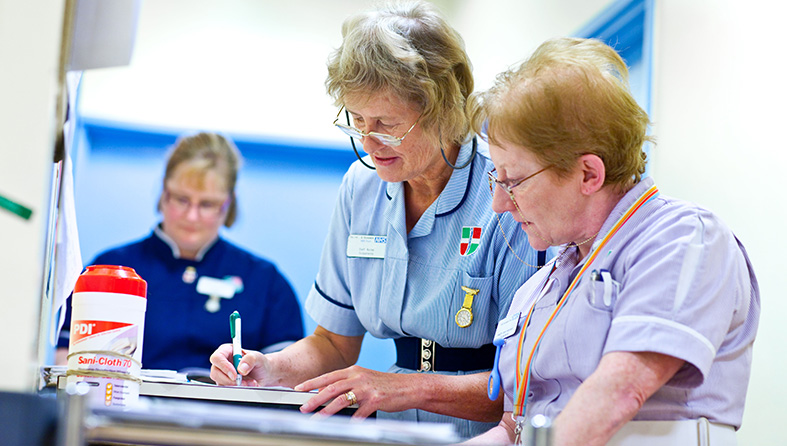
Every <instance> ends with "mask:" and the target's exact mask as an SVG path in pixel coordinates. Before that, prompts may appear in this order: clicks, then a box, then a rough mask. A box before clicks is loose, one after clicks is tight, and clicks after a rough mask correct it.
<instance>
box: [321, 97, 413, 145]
mask: <svg viewBox="0 0 787 446" xmlns="http://www.w3.org/2000/svg"><path fill="white" fill-rule="evenodd" d="M342 110H344V112H345V114H346V115H347V122H348V124H342V123H340V122H339V116H341V114H342ZM420 120H421V117H420V116H419V117H418V119H416V120H415V122H414V123H413V125H412V126H410V129H409V130H407V131H406V132H405V133H404V135H402V136H401V137H396V136H393V135H388V134H386V133H377V132H364V131H362V130H358V129H357V128H355V127H353V126H351V125H350V124H349V122H350V114H349V113H348V112H347V110H345V108H344V106H343V105H342V108H340V109H339V113H337V114H336V119H334V120H333V125H335V126H336V127H338V128H339V130H341V131H343V132H344V133H346V134H347V135H348V136H350V137H351V138H356V139H358V140H359V141H360V140H362V139H363V138H364V137H365V136H371V137H372V138H374V139H376V140H378V141H380V142H381V143H382V144H385V145H386V146H390V147H398V146H399V145H400V144H402V141H404V138H405V137H406V136H407V135H409V134H410V132H412V131H413V129H414V128H415V125H416V124H418V121H420Z"/></svg>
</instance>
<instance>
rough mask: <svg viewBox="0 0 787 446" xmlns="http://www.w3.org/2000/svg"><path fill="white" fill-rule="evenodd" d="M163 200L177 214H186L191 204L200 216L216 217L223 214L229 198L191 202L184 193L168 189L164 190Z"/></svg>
mask: <svg viewBox="0 0 787 446" xmlns="http://www.w3.org/2000/svg"><path fill="white" fill-rule="evenodd" d="M164 202H165V203H166V204H168V205H169V206H170V207H172V209H173V210H175V211H176V212H178V213H179V214H186V213H188V211H189V210H190V209H191V207H192V206H194V207H196V208H197V214H198V215H199V216H200V217H201V218H216V217H218V216H219V215H221V214H223V213H224V212H225V211H226V210H227V208H229V205H230V198H229V197H228V198H227V199H226V200H224V201H220V200H200V201H197V202H192V201H191V198H189V197H187V196H186V195H181V194H178V193H175V192H171V191H170V190H168V189H165V190H164Z"/></svg>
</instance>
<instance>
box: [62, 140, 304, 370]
mask: <svg viewBox="0 0 787 446" xmlns="http://www.w3.org/2000/svg"><path fill="white" fill-rule="evenodd" d="M240 163H241V157H240V152H239V151H238V149H237V148H236V147H235V145H234V144H233V143H232V142H231V141H230V140H228V139H227V138H225V137H223V136H221V135H218V134H215V133H199V134H195V135H188V136H184V137H182V138H180V139H179V140H178V141H177V143H176V144H175V146H174V148H173V149H172V151H171V153H170V154H169V157H168V158H167V164H166V170H165V172H164V181H163V184H162V193H161V198H160V199H159V203H158V210H159V211H160V212H161V216H162V219H161V222H160V223H159V224H158V225H156V226H155V227H154V228H153V231H152V233H151V234H149V235H148V236H147V237H145V238H143V239H142V240H139V241H136V242H133V243H130V244H127V245H125V246H121V247H119V248H114V249H110V250H108V251H106V252H104V253H102V254H100V255H99V256H98V257H96V258H95V259H94V260H93V261H92V263H91V264H109V265H123V266H129V267H132V268H134V270H135V271H136V272H137V274H139V275H140V277H142V278H143V279H145V281H147V283H148V296H147V311H146V314H145V333H144V352H143V353H144V355H143V367H144V368H146V369H167V370H187V371H189V372H191V373H192V374H194V375H199V374H201V375H203V377H205V378H206V377H207V375H208V374H209V369H210V362H209V358H210V355H211V353H213V351H214V350H215V349H216V345H218V344H219V343H220V342H219V340H221V339H226V338H227V334H228V333H227V320H228V319H229V315H230V313H232V312H233V311H235V310H237V311H238V312H239V313H241V314H243V321H244V324H243V342H244V347H246V348H250V349H255V350H262V351H275V350H278V349H281V348H283V347H285V346H286V345H289V344H291V343H293V342H294V341H297V340H298V339H300V338H302V337H303V322H302V319H301V313H300V307H299V305H298V301H297V299H296V298H295V293H294V292H293V290H292V287H291V286H290V284H289V283H288V281H287V279H286V278H284V276H283V275H282V274H281V273H280V272H279V271H278V270H277V268H276V266H275V265H274V264H273V263H271V262H270V261H268V260H265V259H263V258H260V257H258V256H256V255H254V254H252V253H250V252H248V251H247V250H245V249H243V248H241V247H239V246H236V245H234V244H232V243H230V242H229V241H227V240H225V239H224V238H223V237H222V236H221V235H220V234H219V230H220V229H221V227H222V226H225V227H230V226H232V224H233V223H234V221H235V218H236V216H237V201H236V197H235V183H236V181H237V176H238V170H239V168H240ZM68 308H69V309H70V305H68ZM68 321H70V313H69V314H67V322H68ZM69 325H70V324H69V323H66V325H65V326H66V327H68V326H69ZM60 342H61V343H62V344H60V345H62V347H63V348H62V349H60V350H59V356H64V355H65V353H66V352H67V348H68V339H67V338H65V339H62V340H61V341H60ZM63 361H64V359H63Z"/></svg>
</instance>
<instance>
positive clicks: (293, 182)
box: [75, 119, 395, 370]
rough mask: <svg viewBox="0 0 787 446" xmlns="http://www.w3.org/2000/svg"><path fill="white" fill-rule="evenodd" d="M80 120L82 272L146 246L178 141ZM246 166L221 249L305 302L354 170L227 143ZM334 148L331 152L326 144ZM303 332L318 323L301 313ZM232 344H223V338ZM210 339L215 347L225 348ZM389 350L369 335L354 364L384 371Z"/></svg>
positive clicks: (328, 156) (173, 133) (344, 160)
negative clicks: (282, 279) (245, 255)
mask: <svg viewBox="0 0 787 446" xmlns="http://www.w3.org/2000/svg"><path fill="white" fill-rule="evenodd" d="M193 131H194V130H173V129H153V128H139V127H133V126H129V125H127V124H119V123H113V122H104V121H98V120H85V119H82V120H81V122H80V124H79V131H78V136H77V150H76V152H75V153H76V154H75V201H76V212H77V220H78V226H79V234H80V245H81V249H82V259H83V262H84V263H85V265H87V264H89V262H90V261H91V260H92V259H93V258H94V257H95V255H96V254H98V253H99V252H100V251H103V250H105V249H107V248H109V247H113V246H117V245H121V244H124V243H127V242H129V241H132V240H136V239H139V238H141V237H144V236H146V235H147V234H148V233H149V232H150V230H151V229H152V228H153V226H154V225H155V224H157V223H158V222H159V220H160V217H159V215H158V213H157V212H156V203H157V200H158V197H159V193H160V191H161V181H162V178H163V174H164V161H165V157H166V152H167V150H168V149H169V147H170V146H171V145H172V144H173V143H174V142H175V140H176V138H177V136H178V135H179V134H181V133H182V132H193ZM227 136H228V137H230V138H232V139H233V140H234V141H235V143H236V145H237V146H238V149H239V150H240V151H241V153H242V155H243V157H244V160H245V162H244V165H243V167H242V169H241V172H240V176H239V179H238V184H237V193H238V204H239V215H238V219H237V221H236V222H235V224H234V225H233V227H232V228H231V229H226V228H224V229H223V230H222V234H223V235H224V236H226V238H227V239H229V240H231V241H233V242H235V243H237V244H239V245H241V246H244V247H246V248H247V249H248V250H249V251H251V252H253V253H255V254H258V255H260V256H262V257H265V258H268V259H270V260H272V261H273V262H274V263H276V264H277V265H278V266H279V269H280V270H281V271H282V273H283V274H284V275H285V276H286V277H287V278H288V279H289V280H290V283H291V284H292V286H293V288H294V289H295V292H296V294H297V295H298V298H299V299H300V300H301V303H302V302H303V299H304V298H305V297H306V295H307V293H308V291H309V289H310V287H311V285H312V283H313V282H314V278H315V276H316V274H317V268H318V265H319V261H320V253H321V251H322V244H323V241H324V239H325V236H326V235H327V231H328V222H329V220H330V216H331V213H332V212H333V206H334V202H335V200H336V194H337V190H338V186H339V184H340V182H341V179H342V176H343V174H344V172H345V171H346V170H347V168H348V167H349V165H350V164H351V163H352V162H353V161H354V160H355V154H354V153H353V152H352V149H351V148H350V147H349V141H348V143H347V147H337V146H335V145H326V146H325V147H324V148H314V147H313V145H314V144H313V143H312V147H307V146H306V143H299V142H292V141H272V140H270V139H266V140H261V139H260V138H259V137H250V136H247V135H232V134H227ZM331 144H335V143H331ZM304 321H305V329H306V332H307V333H311V332H312V331H313V330H314V328H315V327H316V324H315V322H314V321H313V320H312V319H311V318H310V317H309V316H308V315H306V314H305V313H304ZM228 336H229V334H228ZM226 341H227V340H226V339H217V340H216V345H217V346H218V345H219V344H221V343H223V342H226ZM394 359H395V351H394V347H393V342H392V341H390V340H379V339H375V338H373V337H371V336H368V335H367V339H366V340H365V341H364V346H363V349H362V352H361V359H360V360H359V364H360V365H362V366H364V367H368V368H372V369H375V370H386V369H387V368H388V367H389V366H390V365H391V364H392V363H393V361H394Z"/></svg>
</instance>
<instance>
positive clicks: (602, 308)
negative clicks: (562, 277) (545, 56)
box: [563, 270, 620, 379]
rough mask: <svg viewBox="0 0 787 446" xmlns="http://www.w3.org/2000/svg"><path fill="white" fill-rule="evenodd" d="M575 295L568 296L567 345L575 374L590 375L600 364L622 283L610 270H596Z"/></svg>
mask: <svg viewBox="0 0 787 446" xmlns="http://www.w3.org/2000/svg"><path fill="white" fill-rule="evenodd" d="M583 282H584V283H582V284H581V289H579V290H577V291H579V292H577V294H576V296H569V301H568V302H567V305H568V307H567V308H566V309H565V310H567V311H568V315H567V318H568V319H567V321H566V325H565V327H564V329H565V332H564V337H563V342H564V347H565V349H566V353H567V356H568V364H569V367H570V368H571V370H572V371H573V372H574V374H575V376H577V377H579V378H580V379H585V378H587V377H588V376H589V375H590V374H591V373H593V371H594V370H595V369H596V366H598V363H599V361H600V360H601V355H602V353H603V351H604V345H605V343H606V339H607V333H608V332H609V327H610V324H611V323H612V311H613V309H614V308H615V305H616V304H617V300H618V293H619V291H620V283H619V282H618V281H616V280H614V279H612V276H611V275H610V274H609V272H608V271H605V270H601V271H593V272H592V273H591V274H589V275H588V280H587V281H583Z"/></svg>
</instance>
